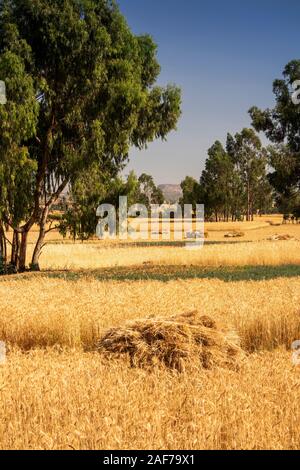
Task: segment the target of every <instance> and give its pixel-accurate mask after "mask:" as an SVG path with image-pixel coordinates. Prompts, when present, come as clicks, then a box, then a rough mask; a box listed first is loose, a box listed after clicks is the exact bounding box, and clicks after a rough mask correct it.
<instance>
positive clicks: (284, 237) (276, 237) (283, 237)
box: [267, 234, 298, 242]
mask: <svg viewBox="0 0 300 470" xmlns="http://www.w3.org/2000/svg"><path fill="white" fill-rule="evenodd" d="M267 240H268V241H272V242H277V241H284V240H290V241H298V240H297V238H295V237H292V236H291V235H288V234H286V235H278V234H275V235H272V237H270V238H268V239H267Z"/></svg>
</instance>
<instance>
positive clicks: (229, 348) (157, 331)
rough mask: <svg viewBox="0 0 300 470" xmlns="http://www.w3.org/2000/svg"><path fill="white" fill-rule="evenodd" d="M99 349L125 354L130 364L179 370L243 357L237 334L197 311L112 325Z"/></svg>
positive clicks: (224, 363) (228, 362)
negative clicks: (120, 326) (118, 326)
mask: <svg viewBox="0 0 300 470" xmlns="http://www.w3.org/2000/svg"><path fill="white" fill-rule="evenodd" d="M98 350H99V351H100V352H106V353H109V354H114V355H118V356H121V355H128V357H129V358H130V363H131V365H132V366H137V367H143V368H145V367H153V366H154V365H158V364H163V365H164V366H166V367H167V368H170V369H174V370H177V371H178V372H183V371H184V370H185V369H186V368H187V367H190V366H192V367H201V368H204V369H212V368H214V367H229V368H237V367H238V364H239V360H240V358H241V357H242V350H241V348H240V345H239V338H238V336H237V335H236V334H235V333H234V332H233V331H229V330H226V329H224V328H222V329H221V328H219V327H218V326H217V324H216V322H215V321H214V320H213V319H211V318H210V317H207V316H201V315H199V314H198V313H197V312H196V311H193V312H188V313H184V314H181V315H176V316H172V317H170V318H169V319H163V318H159V319H155V318H146V319H144V320H137V321H134V322H130V323H127V324H126V325H125V326H124V328H112V329H110V330H108V331H107V332H106V333H105V334H104V335H103V337H102V338H101V339H100V341H99V343H98Z"/></svg>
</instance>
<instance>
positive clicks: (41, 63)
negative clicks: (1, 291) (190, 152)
mask: <svg viewBox="0 0 300 470" xmlns="http://www.w3.org/2000/svg"><path fill="white" fill-rule="evenodd" d="M156 53H157V47H156V44H155V43H154V42H153V40H152V38H151V37H150V36H148V35H143V36H136V35H134V34H133V33H132V31H131V30H130V28H129V27H128V25H127V23H126V20H125V18H124V17H123V15H122V14H121V13H120V11H119V9H118V7H117V6H116V4H115V2H113V1H110V0H64V1H61V0H53V1H51V2H49V1H48V0H36V1H34V2H33V1H32V0H1V2H0V78H1V79H2V80H4V81H5V83H6V89H7V104H6V105H5V106H0V225H1V227H2V229H3V228H4V227H5V226H9V227H10V228H11V229H12V230H13V231H14V238H13V239H14V242H13V249H12V252H13V256H12V258H11V264H12V265H14V266H15V268H16V269H17V270H24V269H25V267H26V246H27V235H28V232H29V231H30V230H31V229H32V227H33V225H34V224H38V225H39V227H40V233H39V238H38V241H37V244H36V247H35V250H34V254H33V258H32V266H34V267H35V268H38V260H39V256H40V253H41V248H42V245H43V242H44V237H45V233H46V227H47V222H48V221H49V212H50V209H51V207H52V205H53V203H54V202H55V201H56V199H57V197H58V196H59V195H60V194H61V193H62V191H64V189H65V188H67V187H76V185H77V186H78V185H80V184H81V183H80V182H82V178H83V175H85V177H86V178H88V179H89V180H90V183H91V186H90V188H86V189H90V191H91V197H92V198H93V197H96V192H97V191H96V189H97V188H98V189H99V190H100V192H102V191H103V187H104V186H105V181H107V180H109V179H110V178H112V177H115V176H116V175H117V173H118V171H119V170H120V169H121V168H122V167H124V165H125V164H126V162H127V160H128V155H129V150H130V148H131V147H132V146H136V147H138V148H143V147H145V146H147V143H149V142H151V141H153V140H154V139H157V138H161V139H165V138H166V136H167V134H168V133H169V132H170V131H171V130H173V129H175V128H176V123H177V121H178V118H179V116H180V106H181V93H180V90H179V89H178V88H177V87H176V86H173V85H172V86H171V85H168V86H166V87H165V88H162V87H159V86H155V83H156V80H157V77H158V75H159V72H160V66H159V64H158V61H157V58H156ZM95 180H97V181H98V183H97V184H96V188H95V187H94V182H95ZM100 187H101V189H100ZM95 210H96V208H95ZM2 231H3V230H2ZM19 237H20V240H19Z"/></svg>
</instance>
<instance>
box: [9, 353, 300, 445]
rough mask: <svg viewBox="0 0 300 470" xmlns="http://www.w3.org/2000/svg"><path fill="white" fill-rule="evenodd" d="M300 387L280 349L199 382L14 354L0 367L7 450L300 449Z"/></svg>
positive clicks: (84, 359)
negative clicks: (237, 368) (235, 370)
mask: <svg viewBox="0 0 300 470" xmlns="http://www.w3.org/2000/svg"><path fill="white" fill-rule="evenodd" d="M299 386H300V370H299V368H298V369H297V368H294V367H292V366H291V361H290V354H289V353H285V352H282V351H278V352H273V353H264V354H261V355H254V356H253V357H252V358H251V360H249V361H248V362H247V363H245V364H244V366H243V368H242V369H241V370H240V371H239V372H232V371H229V370H224V369H216V370H214V371H211V372H208V373H207V372H205V373H201V372H197V373H195V374H192V375H187V374H182V375H178V374H175V375H173V374H170V373H168V372H165V371H163V370H156V371H155V373H152V374H149V373H148V372H146V371H143V370H140V369H130V368H128V367H127V366H126V363H122V361H120V362H109V363H108V362H106V361H105V360H103V359H101V357H100V356H99V354H94V353H88V354H82V353H80V352H78V351H69V352H63V353H60V354H59V353H57V352H55V351H50V350H49V351H48V350H47V351H33V352H30V353H29V354H21V353H19V352H14V353H12V354H11V356H10V360H9V362H8V364H7V366H6V367H5V368H0V395H1V407H0V436H1V440H0V449H24V448H25V449H145V448H146V449H299V446H300V435H299V420H300V408H299V393H298V391H299Z"/></svg>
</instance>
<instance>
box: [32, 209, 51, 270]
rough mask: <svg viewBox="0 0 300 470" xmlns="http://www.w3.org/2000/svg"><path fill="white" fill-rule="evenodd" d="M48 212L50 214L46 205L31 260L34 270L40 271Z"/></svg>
mask: <svg viewBox="0 0 300 470" xmlns="http://www.w3.org/2000/svg"><path fill="white" fill-rule="evenodd" d="M48 214H49V208H48V207H45V209H44V210H43V213H42V217H41V221H40V231H39V236H38V239H37V242H36V245H35V247H34V251H33V255H32V260H31V265H30V269H31V270H32V271H40V265H39V259H40V255H41V251H42V248H43V245H44V240H45V236H46V224H47V218H48Z"/></svg>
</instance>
